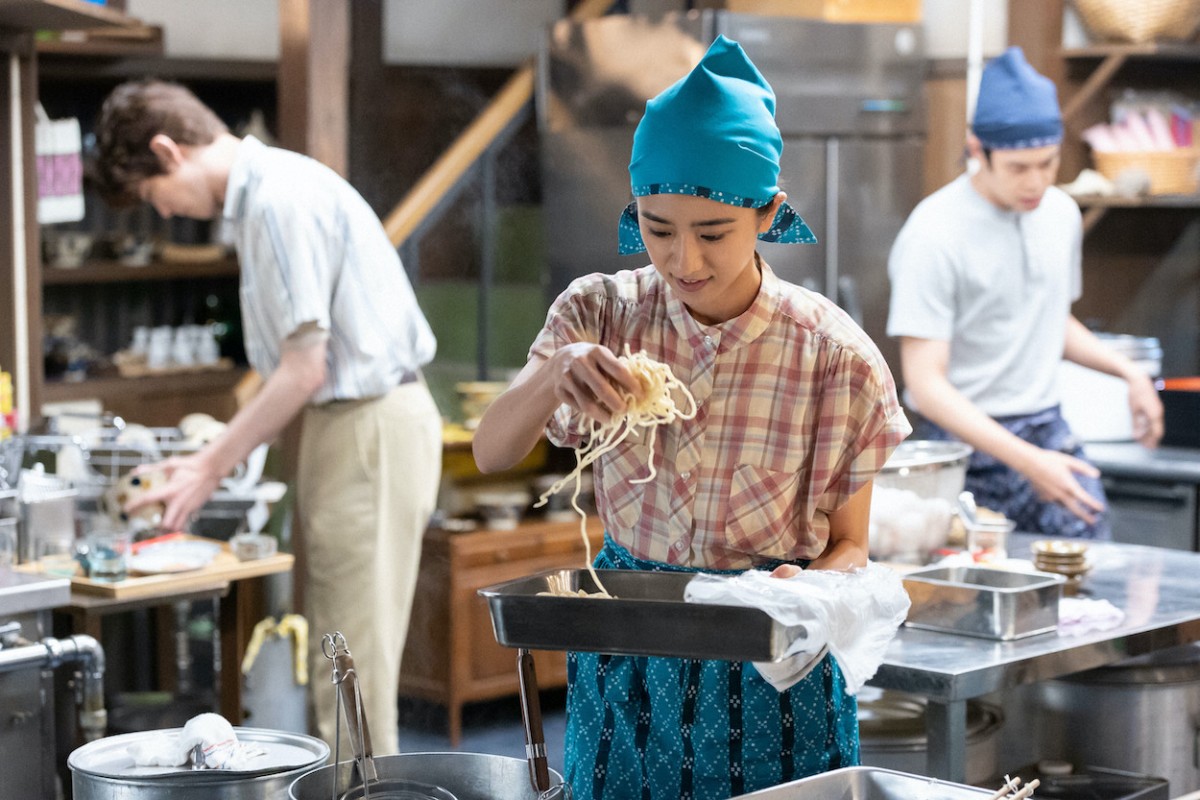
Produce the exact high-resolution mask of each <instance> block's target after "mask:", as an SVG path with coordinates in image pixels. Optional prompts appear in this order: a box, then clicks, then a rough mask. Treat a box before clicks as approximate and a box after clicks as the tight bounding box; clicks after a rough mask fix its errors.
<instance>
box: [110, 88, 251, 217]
mask: <svg viewBox="0 0 1200 800" xmlns="http://www.w3.org/2000/svg"><path fill="white" fill-rule="evenodd" d="M228 130H229V129H228V128H227V127H226V126H225V123H224V122H222V121H221V119H220V118H219V117H218V116H217V115H216V114H215V113H213V111H212V109H211V108H209V107H208V106H206V105H205V104H204V103H202V102H200V100H199V98H197V97H196V95H194V94H192V92H191V91H190V90H188V89H187V88H186V87H184V86H181V85H179V84H177V83H170V82H167V81H161V80H141V81H130V82H128V83H123V84H121V85H120V86H118V87H117V88H116V89H113V91H112V93H111V94H110V95H109V96H108V98H107V99H106V100H105V101H104V105H103V106H102V107H101V108H100V116H99V118H98V119H97V120H96V161H95V163H94V164H93V165H92V169H91V170H90V177H91V178H92V180H93V181H95V183H96V187H97V189H98V190H99V191H100V194H101V196H102V197H104V199H105V200H107V201H108V202H109V203H110V204H111V205H114V206H117V207H121V206H129V205H133V204H135V203H137V202H139V200H140V198H139V197H138V194H137V190H138V184H139V183H140V182H141V181H143V180H145V179H146V178H152V177H154V176H155V175H161V174H163V172H164V170H163V167H162V164H160V163H159V160H158V157H157V156H156V155H155V154H154V152H153V151H152V150H151V149H150V140H151V139H153V138H154V137H155V136H157V135H158V134H160V133H161V134H165V135H167V136H169V137H170V138H171V139H173V140H174V141H175V142H176V143H178V144H184V145H206V144H211V143H212V142H213V141H214V140H215V139H216V138H217V137H218V136H219V135H220V134H222V133H226V132H227V131H228Z"/></svg>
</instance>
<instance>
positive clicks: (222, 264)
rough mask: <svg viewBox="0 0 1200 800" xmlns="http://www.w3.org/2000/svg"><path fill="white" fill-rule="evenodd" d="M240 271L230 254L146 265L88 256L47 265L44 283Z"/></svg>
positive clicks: (154, 278) (208, 275)
mask: <svg viewBox="0 0 1200 800" xmlns="http://www.w3.org/2000/svg"><path fill="white" fill-rule="evenodd" d="M237 274H238V263H237V260H236V259H235V258H233V257H230V256H224V257H222V258H219V259H216V260H213V261H197V262H192V263H181V262H174V261H164V260H162V259H157V260H152V261H150V263H148V264H146V265H144V266H130V265H127V264H123V263H122V262H120V261H116V260H110V259H89V260H87V261H85V262H84V263H83V264H82V265H80V266H78V267H55V266H52V265H47V266H46V267H45V269H43V271H42V284H43V285H45V286H62V285H74V284H84V283H125V282H128V281H159V280H188V279H191V278H229V277H235V276H236V275H237Z"/></svg>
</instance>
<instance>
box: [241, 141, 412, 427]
mask: <svg viewBox="0 0 1200 800" xmlns="http://www.w3.org/2000/svg"><path fill="white" fill-rule="evenodd" d="M222 222H223V226H224V227H223V235H224V236H225V238H226V239H227V240H228V241H229V242H231V243H232V244H233V245H234V246H235V247H236V249H237V254H238V259H239V261H240V262H241V308H242V329H243V331H244V335H245V342H246V356H247V358H249V360H250V364H251V365H252V366H253V367H254V368H255V369H256V370H258V371H259V372H260V373H262V374H263V375H270V374H271V373H272V372H273V371H274V370H275V368H276V367H278V366H279V358H280V352H281V350H282V347H283V344H284V341H285V340H286V339H287V338H288V337H289V336H290V335H292V334H293V333H296V332H297V331H300V330H302V329H306V328H309V327H312V326H316V327H317V328H320V329H321V330H322V331H324V332H326V333H327V335H328V339H327V341H328V347H329V351H328V356H327V364H326V366H327V372H328V374H327V377H326V380H325V384H324V385H323V386H322V387H321V388H320V389H319V390H318V391H317V392H316V394H314V395H313V397H312V402H314V403H323V402H327V401H329V400H349V399H361V398H368V397H376V396H379V395H382V394H385V393H386V392H388V391H389V390H390V389H392V388H393V387H394V386H396V385H398V384H399V383H401V382H402V381H403V380H404V379H405V377H406V376H410V375H411V374H412V373H414V372H415V371H416V370H417V369H418V368H420V367H421V366H422V365H424V364H427V363H429V361H430V360H431V359H432V358H433V354H434V350H435V348H436V341H435V340H434V337H433V332H432V331H431V330H430V329H429V323H428V322H427V321H426V320H425V316H424V314H422V313H421V309H420V307H419V306H418V305H417V300H416V296H415V295H414V294H413V290H412V285H411V284H410V283H409V281H408V276H407V275H406V274H405V272H404V268H403V267H402V266H401V264H400V257H399V255H398V254H397V253H396V249H395V248H394V247H393V246H392V243H391V242H390V241H389V240H388V238H387V234H386V233H384V231H383V226H382V225H380V223H379V218H378V217H377V216H375V212H374V211H372V210H371V207H370V206H369V205H367V202H366V201H365V200H363V198H362V197H361V196H360V195H359V194H358V192H356V191H355V190H354V189H353V188H352V187H351V186H350V184H348V183H346V181H345V180H343V179H342V178H341V177H340V176H339V175H338V174H337V173H335V172H334V171H333V170H331V169H329V168H328V167H326V166H324V165H323V164H321V163H319V162H317V161H314V160H313V159H311V158H308V157H307V156H303V155H300V154H299V153H293V152H290V151H287V150H281V149H278V148H274V147H267V146H266V145H264V144H263V143H262V142H260V141H258V140H257V139H255V138H254V137H252V136H247V137H246V138H245V139H244V140H243V142H242V144H241V145H240V146H239V149H238V154H237V158H236V160H235V162H234V165H233V168H232V169H231V170H230V173H229V183H228V185H227V188H226V193H225V209H224V217H223V220H222Z"/></svg>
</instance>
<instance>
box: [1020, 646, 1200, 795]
mask: <svg viewBox="0 0 1200 800" xmlns="http://www.w3.org/2000/svg"><path fill="white" fill-rule="evenodd" d="M1041 704H1042V706H1043V709H1044V712H1045V716H1046V717H1047V721H1048V722H1049V723H1050V724H1051V725H1052V726H1053V731H1054V732H1055V734H1056V736H1057V737H1058V738H1060V744H1059V747H1060V748H1061V752H1062V754H1063V757H1064V758H1066V759H1067V760H1069V761H1072V762H1074V763H1076V764H1088V765H1091V766H1102V767H1110V768H1113V769H1120V770H1126V771H1128V772H1135V773H1140V774H1143V775H1156V776H1159V777H1162V778H1166V779H1167V780H1168V781H1170V785H1171V796H1172V797H1178V796H1179V795H1182V794H1185V793H1188V792H1193V791H1196V790H1197V789H1200V763H1197V762H1198V759H1200V645H1196V644H1190V645H1185V646H1183V647H1177V648H1173V649H1170V650H1163V651H1160V652H1158V653H1151V654H1149V655H1147V656H1139V657H1138V658H1132V659H1128V660H1126V661H1122V662H1119V663H1117V664H1112V665H1109V666H1107V667H1101V668H1099V669H1094V670H1089V671H1088V672H1081V673H1079V674H1077V675H1072V676H1070V677H1069V678H1063V679H1059V680H1054V681H1047V682H1046V683H1045V684H1044V685H1043V686H1042V688H1041Z"/></svg>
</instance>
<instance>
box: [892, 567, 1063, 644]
mask: <svg viewBox="0 0 1200 800" xmlns="http://www.w3.org/2000/svg"><path fill="white" fill-rule="evenodd" d="M1064 583H1066V579H1065V578H1064V577H1063V576H1061V575H1051V574H1049V573H1045V572H1012V571H1009V570H1003V569H986V568H984V567H962V566H960V567H932V568H929V569H922V570H916V571H915V572H910V573H908V574H907V575H905V576H904V588H905V590H906V591H907V592H908V596H909V598H910V599H911V600H912V607H911V608H909V610H908V621H907V622H906V623H905V624H907V625H909V626H910V627H913V628H924V629H926V630H931V631H944V632H946V633H960V634H965V635H967V636H979V637H982V638H985V639H1000V640H1004V641H1007V640H1009V639H1022V638H1024V637H1026V636H1034V635H1036V634H1039V633H1049V632H1051V631H1054V630H1056V629H1057V628H1058V600H1059V598H1060V597H1062V587H1063V584H1064Z"/></svg>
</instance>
